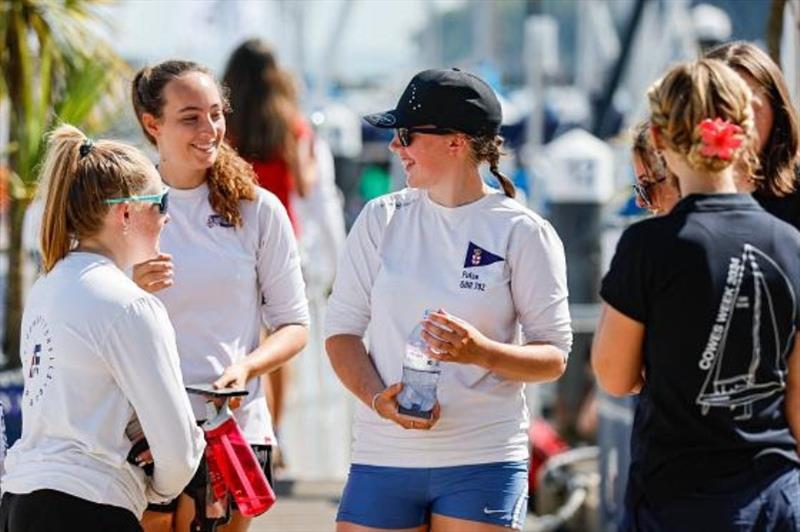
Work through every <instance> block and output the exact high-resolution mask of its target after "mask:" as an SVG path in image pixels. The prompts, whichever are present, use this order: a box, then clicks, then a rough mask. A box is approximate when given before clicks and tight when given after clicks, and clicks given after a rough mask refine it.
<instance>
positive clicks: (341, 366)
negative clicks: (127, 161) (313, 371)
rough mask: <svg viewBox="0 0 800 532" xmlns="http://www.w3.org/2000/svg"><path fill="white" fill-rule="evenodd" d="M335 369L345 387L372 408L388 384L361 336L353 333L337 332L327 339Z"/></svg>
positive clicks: (326, 342) (328, 350)
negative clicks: (378, 395) (382, 377)
mask: <svg viewBox="0 0 800 532" xmlns="http://www.w3.org/2000/svg"><path fill="white" fill-rule="evenodd" d="M325 350H326V351H327V352H328V358H330V361H331V366H333V371H335V372H336V376H337V377H339V380H340V381H342V384H344V386H345V388H347V389H348V390H350V392H351V393H352V394H353V395H355V396H356V397H358V398H359V399H360V400H361V402H362V403H364V404H365V405H367V406H369V407H370V408H372V399H373V397H375V394H377V393H378V392H382V391H383V390H384V389H385V388H386V384H385V383H384V382H383V380H382V379H381V377H380V375H378V371H377V370H376V369H375V366H374V365H373V363H372V359H370V357H369V354H368V353H367V349H366V347H365V346H364V342H363V341H362V340H361V337H359V336H356V335H352V334H337V335H335V336H331V337H330V338H328V339H327V340H325Z"/></svg>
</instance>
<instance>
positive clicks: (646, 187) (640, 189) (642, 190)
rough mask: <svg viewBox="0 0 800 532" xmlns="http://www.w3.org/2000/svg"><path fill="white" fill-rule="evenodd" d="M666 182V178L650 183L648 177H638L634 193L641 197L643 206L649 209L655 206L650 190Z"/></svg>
mask: <svg viewBox="0 0 800 532" xmlns="http://www.w3.org/2000/svg"><path fill="white" fill-rule="evenodd" d="M666 180H667V178H666V176H665V177H661V178H659V179H656V180H655V181H649V180H648V179H647V176H636V183H634V184H633V191H634V193H636V195H637V196H639V199H640V200H642V204H643V205H644V206H645V207H647V208H648V209H649V208H651V207H652V206H653V200H652V199H651V198H650V189H651V188H653V187H654V186H656V185H658V184H661V183H663V182H664V181H666Z"/></svg>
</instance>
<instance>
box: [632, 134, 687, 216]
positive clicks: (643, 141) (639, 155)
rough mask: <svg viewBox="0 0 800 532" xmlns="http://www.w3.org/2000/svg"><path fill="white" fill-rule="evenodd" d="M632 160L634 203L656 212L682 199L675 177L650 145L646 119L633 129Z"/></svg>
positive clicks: (665, 210)
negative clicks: (634, 181) (634, 178)
mask: <svg viewBox="0 0 800 532" xmlns="http://www.w3.org/2000/svg"><path fill="white" fill-rule="evenodd" d="M631 160H632V163H633V170H634V172H635V173H636V183H635V184H634V185H633V191H634V193H635V194H636V205H637V206H638V207H639V208H642V209H647V210H648V211H650V213H651V214H655V215H662V214H666V213H668V212H669V211H671V210H672V207H674V206H675V204H676V203H677V202H678V200H680V199H681V192H680V190H679V189H678V182H677V180H676V179H675V176H674V175H672V173H671V172H670V171H669V170H668V169H667V166H666V164H664V161H663V159H662V158H661V155H659V154H658V152H657V151H656V150H655V149H654V148H653V144H652V140H651V137H650V122H649V121H644V122H641V123H639V124H638V125H637V126H636V127H635V128H634V129H633V146H632V147H631Z"/></svg>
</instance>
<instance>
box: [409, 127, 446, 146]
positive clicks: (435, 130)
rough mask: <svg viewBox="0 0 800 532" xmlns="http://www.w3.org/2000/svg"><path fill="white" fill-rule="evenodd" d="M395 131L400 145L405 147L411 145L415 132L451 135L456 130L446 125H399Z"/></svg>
mask: <svg viewBox="0 0 800 532" xmlns="http://www.w3.org/2000/svg"><path fill="white" fill-rule="evenodd" d="M395 131H397V140H399V141H400V145H401V146H402V147H404V148H408V147H409V146H411V141H412V140H413V137H412V136H411V135H412V134H413V133H422V134H423V135H449V134H450V133H455V131H453V130H452V129H448V128H446V127H399V128H397V129H396V130H395Z"/></svg>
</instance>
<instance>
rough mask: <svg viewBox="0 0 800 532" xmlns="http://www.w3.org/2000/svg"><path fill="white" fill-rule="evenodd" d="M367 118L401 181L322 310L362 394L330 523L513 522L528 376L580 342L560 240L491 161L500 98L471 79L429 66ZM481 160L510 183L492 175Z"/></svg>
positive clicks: (517, 525) (331, 351) (538, 378)
mask: <svg viewBox="0 0 800 532" xmlns="http://www.w3.org/2000/svg"><path fill="white" fill-rule="evenodd" d="M365 118H366V120H367V121H368V122H369V123H371V124H372V125H375V126H377V127H383V128H394V129H395V130H396V135H395V137H394V139H393V140H392V141H391V144H390V145H389V149H390V150H391V151H392V152H393V153H394V154H395V155H396V156H397V158H398V159H399V160H400V161H401V163H402V165H403V169H404V170H405V174H406V178H407V181H408V188H406V189H403V190H401V191H399V192H395V193H392V194H388V195H384V196H380V197H378V198H376V199H374V200H372V201H370V202H369V203H368V204H367V205H366V206H365V207H364V209H363V211H362V212H361V214H360V215H359V217H358V219H357V220H356V222H355V224H354V226H353V228H352V229H351V231H350V234H349V235H348V237H347V241H346V245H345V249H344V251H343V252H342V256H341V260H340V263H339V267H338V269H337V274H336V280H335V282H334V288H333V294H332V296H331V298H330V301H329V306H328V312H327V315H326V332H325V334H326V337H327V340H326V349H327V352H328V356H329V357H330V360H331V364H332V365H333V368H334V370H335V371H336V374H337V375H338V377H339V379H340V380H341V381H342V383H343V384H344V385H345V387H346V388H347V389H348V390H350V391H351V392H352V393H353V395H355V396H356V398H358V399H359V401H360V402H359V404H358V407H357V410H356V413H355V417H354V428H353V433H354V440H353V453H352V465H351V468H350V473H349V475H348V479H347V484H346V486H345V488H344V493H343V494H342V501H341V504H340V506H339V513H338V515H337V518H336V519H337V530H338V531H340V532H355V531H359V532H366V531H377V530H385V529H397V530H413V531H424V530H432V531H434V532H446V531H454V532H455V531H464V530H471V531H476V532H477V531H486V532H488V531H494V530H497V531H500V530H507V529H509V528H510V529H514V530H520V529H521V528H522V526H523V523H524V518H525V510H526V507H527V497H528V463H529V454H528V435H527V427H528V411H527V408H526V405H525V397H524V386H525V383H526V382H542V381H549V380H554V379H557V378H558V377H559V376H560V375H561V374H562V373H563V371H564V369H565V367H566V361H567V354H568V353H569V350H570V347H571V342H572V332H571V328H570V317H569V307H568V304H567V281H566V264H565V259H564V249H563V246H562V244H561V241H560V240H559V238H558V235H557V234H556V232H555V230H554V229H553V227H552V226H551V225H550V224H549V223H548V222H547V221H545V220H544V219H542V218H541V217H539V216H538V215H536V214H535V213H533V212H532V211H530V210H529V209H527V208H526V207H524V206H522V205H520V204H519V203H518V202H517V201H515V200H514V199H513V197H514V195H515V191H514V186H513V185H512V184H511V181H510V180H509V179H508V178H507V177H506V176H505V175H503V174H502V173H501V172H500V171H499V170H498V163H499V159H500V146H501V144H502V138H500V137H499V136H498V131H499V128H500V122H501V109H500V103H499V102H498V100H497V97H496V95H495V94H494V92H493V91H492V89H491V88H490V87H489V86H488V85H487V84H486V83H485V82H484V81H483V80H481V79H480V78H478V77H477V76H475V75H473V74H470V73H467V72H463V71H460V70H458V69H448V70H438V69H435V70H426V71H423V72H420V73H419V74H417V75H416V76H414V78H412V80H411V81H410V83H409V85H408V87H407V88H406V90H405V92H404V93H403V95H402V96H401V97H400V100H399V102H398V104H397V107H396V109H394V110H391V111H388V112H386V113H380V114H376V115H370V116H368V117H365ZM483 163H488V165H489V168H490V170H491V172H492V174H493V175H494V176H495V178H496V179H497V180H498V181H499V183H500V185H501V188H502V192H499V191H495V190H494V189H493V188H491V187H489V186H488V185H486V184H485V183H484V182H483V180H482V178H481V175H480V172H479V167H480V165H481V164H483ZM425 309H439V310H437V311H433V312H430V313H429V314H428V316H427V318H425V319H424V320H423V327H424V332H423V333H422V335H421V336H422V339H423V340H424V342H425V344H426V346H427V347H426V354H427V356H429V357H431V358H434V359H436V360H439V361H440V364H441V366H440V367H441V375H440V376H439V380H438V389H437V403H436V404H435V406H434V407H433V410H432V417H431V418H430V419H421V418H418V417H412V416H407V415H403V414H401V413H399V411H398V402H397V396H398V394H399V393H400V392H401V390H402V387H403V385H402V383H401V382H400V380H401V373H402V368H403V357H404V353H405V344H406V339H407V338H408V336H409V333H410V332H412V330H414V329H415V327H416V326H417V324H419V323H420V319H421V318H422V317H423V311H424V310H425ZM520 326H521V330H522V332H523V335H524V339H523V340H522V341H521V342H520V339H519V338H518V333H519V330H520ZM367 329H369V335H368V338H367V344H368V345H369V351H367V346H366V344H365V341H364V339H365V333H366V331H367Z"/></svg>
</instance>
